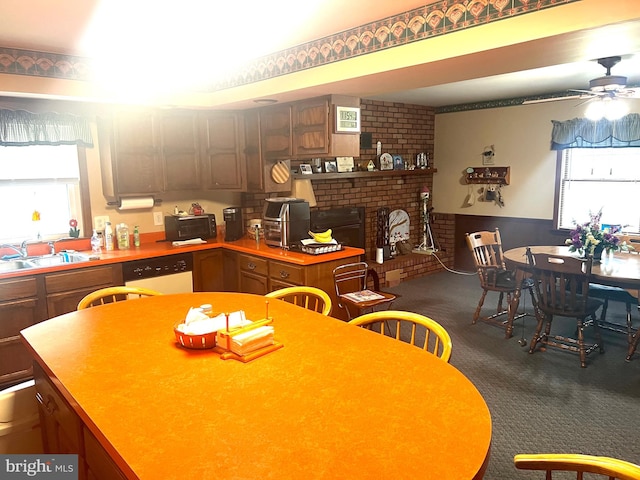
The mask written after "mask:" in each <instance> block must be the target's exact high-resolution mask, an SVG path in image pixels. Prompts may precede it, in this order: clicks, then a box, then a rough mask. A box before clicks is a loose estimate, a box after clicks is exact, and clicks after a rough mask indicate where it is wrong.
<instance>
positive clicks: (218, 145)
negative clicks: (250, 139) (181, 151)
mask: <svg viewBox="0 0 640 480" xmlns="http://www.w3.org/2000/svg"><path fill="white" fill-rule="evenodd" d="M200 155H201V159H202V173H203V178H204V183H203V187H204V188H205V189H216V190H230V191H244V190H246V188H247V178H246V168H247V167H246V162H245V153H244V123H243V122H242V121H241V114H239V113H236V112H211V113H202V114H201V117H200Z"/></svg>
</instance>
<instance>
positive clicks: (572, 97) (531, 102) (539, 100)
mask: <svg viewBox="0 0 640 480" xmlns="http://www.w3.org/2000/svg"><path fill="white" fill-rule="evenodd" d="M576 98H584V97H583V95H567V96H566V97H549V98H535V99H532V100H525V101H524V102H522V105H535V104H536V103H547V102H558V101H560V100H575V99H576Z"/></svg>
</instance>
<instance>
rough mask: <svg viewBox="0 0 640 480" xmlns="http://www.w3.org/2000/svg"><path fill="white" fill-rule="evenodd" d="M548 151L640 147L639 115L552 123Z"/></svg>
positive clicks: (632, 114) (553, 121)
mask: <svg viewBox="0 0 640 480" xmlns="http://www.w3.org/2000/svg"><path fill="white" fill-rule="evenodd" d="M552 123H553V131H552V132H551V150H564V149H565V148H611V147H614V148H615V147H618V148H620V147H640V115H639V114H637V113H630V114H629V115H625V116H624V117H622V118H621V119H619V120H606V119H602V120H598V121H593V120H588V119H586V118H574V119H572V120H567V121H566V122H558V121H556V120H552Z"/></svg>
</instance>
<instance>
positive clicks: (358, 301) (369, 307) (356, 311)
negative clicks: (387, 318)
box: [333, 262, 397, 320]
mask: <svg viewBox="0 0 640 480" xmlns="http://www.w3.org/2000/svg"><path fill="white" fill-rule="evenodd" d="M371 272H373V274H375V271H373V270H371ZM369 276H372V274H371V273H370V269H369V265H368V264H367V263H366V262H356V263H348V264H345V265H339V266H337V267H336V268H334V269H333V284H334V286H335V289H336V297H337V298H338V306H339V307H340V308H342V309H344V310H345V311H346V313H347V319H348V320H351V319H352V318H353V317H357V316H359V315H362V314H364V313H367V312H370V311H374V310H376V309H379V308H381V307H386V308H389V307H390V306H391V303H392V302H393V301H394V300H395V299H396V298H397V296H396V295H393V294H392V293H387V292H382V291H380V290H379V289H378V282H377V281H376V280H377V275H373V277H372V278H373V279H374V286H373V288H368V287H367V277H369ZM365 290H369V291H371V292H373V293H374V294H375V298H369V299H367V297H366V296H362V297H361V298H358V297H359V295H358V294H359V292H363V291H365ZM365 293H366V292H365Z"/></svg>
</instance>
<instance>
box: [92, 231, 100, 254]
mask: <svg viewBox="0 0 640 480" xmlns="http://www.w3.org/2000/svg"><path fill="white" fill-rule="evenodd" d="M91 252H92V253H95V254H97V255H100V254H101V253H102V240H101V239H100V237H99V236H98V232H97V230H96V229H95V228H94V229H93V234H92V235H91Z"/></svg>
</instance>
